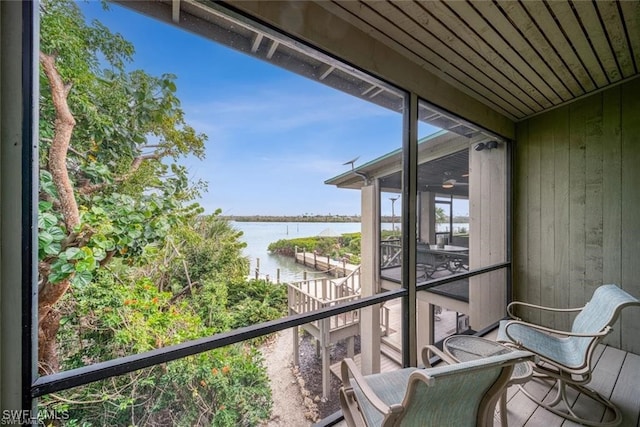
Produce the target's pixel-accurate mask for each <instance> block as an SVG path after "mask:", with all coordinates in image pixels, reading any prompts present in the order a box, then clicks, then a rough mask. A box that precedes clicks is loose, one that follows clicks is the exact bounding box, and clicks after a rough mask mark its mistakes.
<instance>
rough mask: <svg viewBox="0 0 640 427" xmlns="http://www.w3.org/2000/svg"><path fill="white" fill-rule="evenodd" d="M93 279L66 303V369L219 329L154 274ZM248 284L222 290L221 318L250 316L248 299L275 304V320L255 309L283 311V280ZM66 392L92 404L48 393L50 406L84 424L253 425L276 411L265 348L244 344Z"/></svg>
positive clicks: (235, 320) (256, 318) (254, 303)
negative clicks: (175, 297)
mask: <svg viewBox="0 0 640 427" xmlns="http://www.w3.org/2000/svg"><path fill="white" fill-rule="evenodd" d="M115 267H116V270H118V269H119V268H118V267H119V266H118V265H116V266H115ZM96 279H97V280H95V281H93V282H91V283H90V284H89V285H88V286H85V287H83V288H81V289H79V290H78V291H76V292H74V294H73V297H68V298H66V300H65V303H66V304H67V305H68V310H66V312H67V317H65V319H64V322H63V333H62V337H63V340H62V346H63V350H64V352H65V353H66V354H68V357H67V358H66V359H65V366H64V368H65V369H72V368H77V367H80V366H84V365H86V364H90V363H96V362H99V361H103V360H109V359H112V358H115V357H119V356H124V355H127V354H135V353H139V352H143V351H149V350H152V349H155V348H159V347H162V346H166V345H172V344H177V343H180V342H183V341H186V340H191V339H197V338H200V337H202V336H208V335H213V334H214V333H216V332H221V331H222V330H221V329H219V328H213V327H209V326H207V325H206V322H203V321H202V319H201V318H200V316H199V315H198V314H197V308H196V307H194V304H193V301H188V300H182V301H178V302H176V301H174V300H173V299H172V295H171V293H170V292H162V291H159V290H158V289H157V288H156V287H155V286H154V284H153V283H152V282H151V281H150V280H148V279H145V278H143V279H139V280H137V281H135V282H133V283H130V284H128V283H127V282H126V277H119V276H114V275H113V274H109V273H108V272H107V271H105V270H100V271H99V273H98V274H97V276H96ZM246 285H247V286H246V287H245V286H243V285H242V284H237V285H234V286H233V287H232V288H234V289H236V291H232V292H230V294H231V295H232V298H231V302H230V301H229V300H227V299H226V298H225V297H224V295H225V294H226V290H225V291H222V290H220V291H219V294H220V295H221V298H220V299H219V300H218V306H217V309H218V311H219V313H220V315H221V316H224V317H226V319H223V322H222V323H223V324H226V325H228V327H232V326H239V325H236V323H238V322H239V320H238V317H239V316H240V313H244V314H243V316H246V315H247V314H248V313H250V312H251V309H245V308H243V307H244V305H245V304H247V303H248V302H251V303H252V304H251V305H250V307H255V306H260V305H267V304H268V305H270V306H271V307H272V311H269V314H270V316H271V317H265V316H264V315H263V313H258V314H257V315H253V316H252V320H253V321H256V322H261V321H265V320H269V318H276V317H280V316H282V314H283V312H284V309H285V307H286V299H285V298H286V297H285V293H284V292H283V289H285V288H284V287H282V286H279V285H273V284H269V283H266V282H264V281H260V282H255V281H254V282H250V283H247V284H246ZM220 288H222V285H220ZM283 297H284V298H283ZM251 298H256V300H255V301H254V300H251ZM277 306H279V310H278V311H277V312H276V311H275V307H277ZM78 344H80V345H78ZM62 396H63V399H65V400H67V401H77V402H93V403H92V404H91V405H69V404H68V403H67V402H65V400H62V399H58V398H55V397H50V398H47V399H45V400H44V404H45V405H48V406H49V407H50V408H55V409H59V410H63V409H64V410H68V411H69V412H70V415H71V417H72V418H73V419H74V420H75V421H76V422H77V423H78V424H82V423H84V424H85V425H130V424H134V421H135V424H136V425H185V426H190V425H218V426H237V425H246V426H253V425H257V424H259V423H260V421H262V420H264V419H266V418H268V416H269V413H270V408H271V395H270V387H269V379H268V377H267V375H266V370H265V368H264V366H263V365H262V359H261V357H260V354H259V352H257V351H256V350H255V349H252V348H250V347H247V346H241V345H236V346H229V347H224V348H221V349H216V350H214V351H210V352H207V353H202V354H199V355H195V356H191V357H188V358H185V359H180V360H177V361H174V362H171V363H168V364H166V365H163V366H157V367H154V368H152V369H146V370H143V371H140V372H136V373H133V374H129V375H125V376H121V377H117V378H114V379H113V380H109V381H105V382H101V383H95V384H89V385H87V386H84V387H82V388H79V389H74V390H69V391H67V392H65V393H63V394H62Z"/></svg>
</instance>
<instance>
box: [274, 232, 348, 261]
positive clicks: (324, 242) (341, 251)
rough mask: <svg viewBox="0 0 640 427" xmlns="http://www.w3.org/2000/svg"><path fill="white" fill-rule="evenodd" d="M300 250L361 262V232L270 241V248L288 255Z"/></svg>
mask: <svg viewBox="0 0 640 427" xmlns="http://www.w3.org/2000/svg"><path fill="white" fill-rule="evenodd" d="M296 248H297V250H298V252H302V251H305V252H316V253H317V254H318V255H320V256H330V257H331V258H333V259H346V260H347V261H348V262H350V263H351V264H360V233H346V234H343V235H342V236H340V237H301V238H297V239H281V240H278V241H276V242H273V243H270V244H269V247H268V250H269V251H270V252H273V253H278V254H281V255H286V256H294V254H295V251H296Z"/></svg>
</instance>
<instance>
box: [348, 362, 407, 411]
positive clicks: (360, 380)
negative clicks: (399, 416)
mask: <svg viewBox="0 0 640 427" xmlns="http://www.w3.org/2000/svg"><path fill="white" fill-rule="evenodd" d="M340 373H341V376H342V385H343V387H344V389H345V392H346V393H352V392H353V386H352V385H351V381H350V379H349V377H351V378H352V379H353V380H354V381H355V382H356V384H358V387H360V391H362V394H364V396H365V397H366V398H367V400H368V401H369V403H371V405H372V406H373V407H374V408H376V410H377V411H378V412H380V413H381V414H383V415H384V416H386V415H389V414H392V413H397V412H401V411H402V406H401V405H391V406H389V405H387V404H386V403H384V402H383V401H382V400H381V399H380V398H379V397H378V396H377V395H376V394H375V393H374V391H373V390H371V387H369V385H368V384H367V380H366V379H365V378H364V376H362V374H361V373H360V370H359V369H358V367H357V366H356V364H355V362H354V361H353V359H350V358H346V359H344V360H343V361H342V364H341V365H340Z"/></svg>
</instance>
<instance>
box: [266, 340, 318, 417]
mask: <svg viewBox="0 0 640 427" xmlns="http://www.w3.org/2000/svg"><path fill="white" fill-rule="evenodd" d="M292 340H293V334H292V332H291V331H290V330H284V331H280V332H278V336H277V338H276V339H274V340H273V341H271V342H270V343H269V344H267V345H265V346H263V347H262V348H261V351H262V354H263V356H264V359H265V365H266V367H267V372H268V374H269V378H271V393H272V398H273V410H272V412H271V419H270V420H269V421H268V422H267V423H265V424H264V426H266V427H275V426H287V427H306V426H310V425H311V422H310V421H309V420H307V419H306V418H305V412H306V411H307V409H306V407H305V405H304V402H303V397H302V394H301V393H300V387H299V385H298V382H297V380H296V377H295V376H294V374H293V372H292V370H291V368H292V363H293V355H292V352H293V341H292Z"/></svg>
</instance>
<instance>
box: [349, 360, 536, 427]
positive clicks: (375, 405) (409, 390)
mask: <svg viewBox="0 0 640 427" xmlns="http://www.w3.org/2000/svg"><path fill="white" fill-rule="evenodd" d="M423 354H424V353H423ZM531 357H533V355H532V354H531V353H529V352H524V351H513V352H509V353H507V354H502V355H499V356H492V357H487V358H484V359H480V360H475V361H471V362H463V363H457V364H452V365H445V366H442V367H440V366H438V367H434V368H427V369H418V368H405V369H399V370H397V371H391V372H385V373H380V374H373V375H367V376H363V375H362V374H360V372H359V370H358V368H357V366H356V365H355V363H354V362H353V360H352V359H345V360H344V361H343V362H342V366H341V368H342V382H343V387H342V388H341V389H340V405H341V406H342V412H343V414H344V417H345V420H346V422H347V424H348V425H349V426H350V427H356V426H357V427H363V426H369V427H374V426H376V427H377V426H385V427H386V426H492V425H493V414H494V410H495V406H496V402H497V401H498V399H499V398H500V396H501V394H502V391H503V390H504V388H505V386H506V384H507V382H508V381H509V378H510V376H511V372H512V370H513V365H514V364H516V363H518V362H521V361H523V360H529V359H530V358H531ZM425 365H426V366H429V365H428V361H427V363H425Z"/></svg>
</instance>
